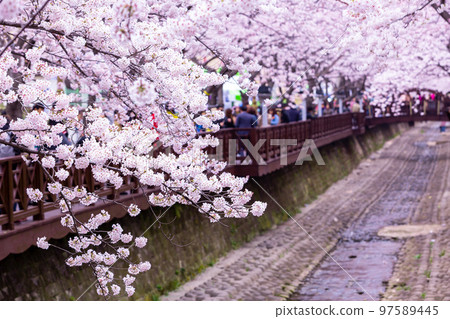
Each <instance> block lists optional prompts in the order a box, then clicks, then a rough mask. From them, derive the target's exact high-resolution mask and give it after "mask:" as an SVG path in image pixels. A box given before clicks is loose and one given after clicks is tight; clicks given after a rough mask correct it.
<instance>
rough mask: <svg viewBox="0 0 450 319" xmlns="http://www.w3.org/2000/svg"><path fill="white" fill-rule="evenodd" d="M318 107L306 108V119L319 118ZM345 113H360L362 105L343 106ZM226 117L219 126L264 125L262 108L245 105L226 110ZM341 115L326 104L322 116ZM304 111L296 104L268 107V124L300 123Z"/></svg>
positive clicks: (348, 104) (249, 126)
mask: <svg viewBox="0 0 450 319" xmlns="http://www.w3.org/2000/svg"><path fill="white" fill-rule="evenodd" d="M317 109H318V108H317V106H316V107H307V108H306V110H307V111H306V116H305V118H306V119H308V120H309V119H314V118H316V117H318V110H317ZM342 111H343V113H349V112H359V111H360V105H359V104H358V102H356V99H354V100H352V101H349V102H348V103H346V104H345V105H343V110H342ZM224 112H225V117H224V118H223V119H222V120H220V121H218V122H217V124H219V125H220V127H221V128H224V129H226V128H235V127H236V128H252V127H257V126H261V125H262V116H261V107H253V106H250V105H244V106H240V107H233V108H227V109H225V111H224ZM335 114H339V107H336V106H333V105H331V104H330V103H329V102H326V103H325V105H324V106H323V108H322V115H324V116H327V115H335ZM303 118H304V117H303V114H302V109H301V108H300V107H299V106H297V105H295V104H282V105H279V106H271V107H268V123H267V124H269V125H279V124H283V123H292V122H298V121H301V120H302V119H303Z"/></svg>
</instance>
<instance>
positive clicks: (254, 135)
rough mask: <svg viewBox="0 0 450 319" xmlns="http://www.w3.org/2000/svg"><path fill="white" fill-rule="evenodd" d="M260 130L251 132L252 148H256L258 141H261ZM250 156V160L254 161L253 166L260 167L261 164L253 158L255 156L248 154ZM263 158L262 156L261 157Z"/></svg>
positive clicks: (255, 129)
mask: <svg viewBox="0 0 450 319" xmlns="http://www.w3.org/2000/svg"><path fill="white" fill-rule="evenodd" d="M258 133H259V129H257V128H254V129H251V130H250V134H249V140H250V143H251V144H252V146H255V145H256V143H258V139H259V134H258ZM260 152H261V151H260V150H258V154H260ZM248 155H249V156H250V158H251V159H252V165H258V164H259V163H258V162H257V159H256V158H254V157H253V155H251V154H250V153H249V154H248ZM260 155H261V154H260ZM261 157H262V156H261Z"/></svg>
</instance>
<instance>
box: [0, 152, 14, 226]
mask: <svg viewBox="0 0 450 319" xmlns="http://www.w3.org/2000/svg"><path fill="white" fill-rule="evenodd" d="M3 174H4V175H3V183H4V184H3V189H2V190H3V198H4V201H5V202H4V209H5V213H6V215H8V223H7V224H5V225H3V226H2V229H3V230H13V229H14V181H13V171H12V161H11V160H9V161H7V162H6V166H5V171H4V172H3Z"/></svg>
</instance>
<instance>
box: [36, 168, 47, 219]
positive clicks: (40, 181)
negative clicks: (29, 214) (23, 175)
mask: <svg viewBox="0 0 450 319" xmlns="http://www.w3.org/2000/svg"><path fill="white" fill-rule="evenodd" d="M34 169H35V170H36V171H35V173H34V174H35V175H34V176H35V178H36V188H37V189H39V190H40V191H41V192H42V194H44V197H43V198H42V200H40V201H39V202H38V210H39V213H38V214H37V215H34V216H33V220H43V219H44V199H45V183H44V171H43V170H42V167H41V166H40V165H39V164H35V166H34Z"/></svg>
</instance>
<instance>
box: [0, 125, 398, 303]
mask: <svg viewBox="0 0 450 319" xmlns="http://www.w3.org/2000/svg"><path fill="white" fill-rule="evenodd" d="M404 129H406V126H404V125H390V126H382V127H377V128H375V129H372V130H369V131H368V132H366V134H365V135H363V136H358V137H351V138H348V139H345V140H341V141H338V142H335V143H333V144H330V145H327V146H325V147H322V148H320V153H321V155H322V157H323V159H324V161H325V164H326V165H325V166H318V165H317V164H316V163H315V162H305V163H304V164H303V165H301V166H288V167H285V168H283V169H281V170H278V171H276V172H274V173H272V174H269V175H267V176H263V177H259V178H257V179H256V181H257V182H258V183H259V184H261V185H262V186H263V187H264V188H265V189H266V190H267V191H268V192H269V193H270V194H271V195H272V196H273V197H274V198H275V199H276V200H277V201H278V202H279V203H280V204H281V205H282V206H283V207H284V208H285V209H286V210H287V211H288V212H289V213H290V214H291V215H294V214H297V213H300V212H301V210H300V208H301V207H302V206H304V205H305V204H307V203H309V202H311V201H313V200H314V199H316V198H317V196H318V195H319V194H321V193H323V192H324V191H325V190H326V189H327V188H328V187H329V186H331V185H332V184H333V183H334V182H336V181H338V180H339V179H341V178H343V177H345V176H346V175H348V174H349V173H350V172H351V171H352V170H353V169H354V168H355V167H356V166H357V165H358V163H359V162H360V161H361V160H362V159H363V158H364V157H366V156H368V155H369V154H370V153H372V152H373V151H375V150H377V149H379V148H380V147H382V145H383V144H384V142H385V141H386V140H387V139H390V138H392V137H394V136H396V135H398V134H399V133H400V132H401V131H403V130H404ZM247 187H248V188H249V189H250V190H252V191H253V192H254V193H255V195H254V199H255V200H261V201H265V202H267V203H268V208H267V212H266V214H265V215H263V216H262V217H259V218H255V217H253V216H249V217H248V218H246V219H243V220H225V221H224V224H225V225H223V224H211V223H210V222H209V221H208V220H206V219H205V218H203V217H202V216H200V214H198V213H196V212H195V211H194V210H193V209H191V208H187V207H182V206H175V207H172V208H171V209H170V210H169V211H168V212H167V213H166V214H165V216H164V217H163V219H162V222H163V223H167V224H164V225H161V226H159V225H158V224H155V226H154V227H152V228H151V229H150V230H148V231H146V229H147V227H148V226H149V225H151V224H152V223H153V222H154V221H155V217H154V216H153V214H152V213H151V212H150V211H148V212H143V213H141V214H140V215H139V216H138V217H136V218H131V217H125V218H123V219H122V220H121V224H122V226H123V228H124V230H125V232H128V231H130V232H132V233H133V234H141V233H143V232H145V231H146V232H145V234H144V235H145V236H146V237H147V238H148V240H149V241H148V244H147V246H146V248H145V249H138V250H137V251H138V253H139V255H138V256H134V257H139V258H142V259H143V260H149V261H150V262H151V263H152V265H153V267H152V270H151V271H149V272H147V273H145V274H142V275H139V279H138V281H137V284H136V294H135V296H134V297H135V298H139V299H144V300H157V299H158V298H159V296H161V295H163V294H165V293H167V292H168V291H171V290H174V289H176V288H178V287H179V286H180V285H181V284H182V283H184V282H186V281H189V280H190V279H192V278H193V277H195V276H196V275H197V274H199V273H200V272H202V271H203V270H204V269H205V268H206V267H208V266H212V265H213V264H214V263H215V262H216V261H217V259H218V258H220V257H221V256H223V255H224V254H226V253H227V252H228V251H230V250H232V249H236V248H238V247H239V246H240V245H242V244H243V243H245V242H248V241H250V240H251V239H252V238H254V237H255V236H257V235H258V234H260V233H262V232H264V231H265V230H268V229H270V228H271V227H273V226H274V225H276V224H279V223H282V222H284V221H286V220H287V219H288V218H289V217H288V216H287V215H286V214H285V213H284V212H282V211H281V209H280V208H279V207H278V206H277V205H276V204H275V203H274V202H273V201H272V200H271V199H270V198H269V197H268V196H267V195H266V194H265V193H264V192H263V191H261V189H260V188H259V187H258V186H257V185H256V184H255V183H254V182H253V181H250V182H249V184H248V185H247ZM161 212H163V211H161V210H155V213H156V214H159V213H161ZM113 223H114V221H113ZM157 225H158V226H157ZM167 238H171V240H168V239H167ZM52 242H53V243H54V244H55V245H59V246H63V247H64V246H66V240H64V239H63V240H54V241H52ZM65 258H67V255H65V254H64V253H60V252H59V251H57V250H56V249H49V250H48V251H43V250H40V249H37V248H36V247H32V248H30V249H28V250H27V251H26V252H25V253H22V254H20V255H10V256H8V257H7V258H6V259H4V260H2V261H0V300H74V299H78V297H79V296H81V295H83V296H82V297H81V298H80V299H81V300H96V299H99V298H98V296H97V295H96V293H95V291H94V289H92V288H91V289H88V288H89V286H90V285H91V284H92V280H93V276H92V272H91V270H89V269H88V268H83V269H76V268H68V267H66V266H65V264H64V259H65ZM86 289H87V292H86V293H85V294H84V292H85V290H86Z"/></svg>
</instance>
